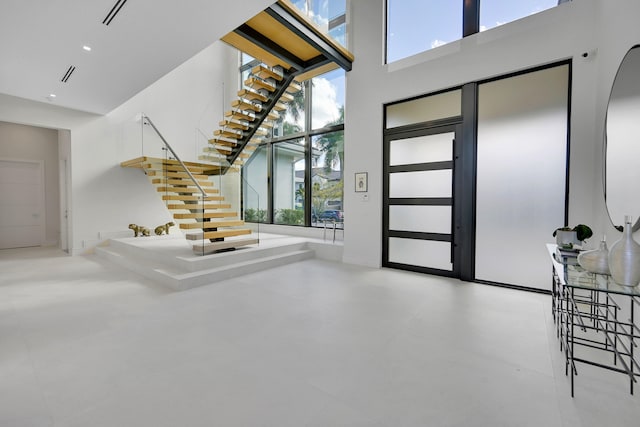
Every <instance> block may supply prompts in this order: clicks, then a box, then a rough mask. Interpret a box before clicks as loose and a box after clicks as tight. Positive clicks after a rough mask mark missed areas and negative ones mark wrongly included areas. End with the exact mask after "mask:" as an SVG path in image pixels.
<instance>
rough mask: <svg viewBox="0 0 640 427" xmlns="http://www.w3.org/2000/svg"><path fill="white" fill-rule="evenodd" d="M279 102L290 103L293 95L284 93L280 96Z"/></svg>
mask: <svg viewBox="0 0 640 427" xmlns="http://www.w3.org/2000/svg"><path fill="white" fill-rule="evenodd" d="M280 101H281V102H291V101H293V95H291V94H289V93H286V92H285V93H283V94H282V95H281V96H280Z"/></svg>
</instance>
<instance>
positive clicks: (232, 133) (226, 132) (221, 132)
mask: <svg viewBox="0 0 640 427" xmlns="http://www.w3.org/2000/svg"><path fill="white" fill-rule="evenodd" d="M213 134H214V135H215V136H224V137H228V138H236V139H241V138H242V136H243V135H244V134H243V133H242V131H241V130H236V129H226V128H225V129H217V130H214V131H213Z"/></svg>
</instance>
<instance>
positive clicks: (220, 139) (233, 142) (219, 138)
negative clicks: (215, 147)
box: [208, 136, 238, 146]
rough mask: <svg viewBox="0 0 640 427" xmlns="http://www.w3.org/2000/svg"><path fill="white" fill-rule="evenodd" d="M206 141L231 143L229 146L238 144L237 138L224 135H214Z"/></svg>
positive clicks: (221, 143)
mask: <svg viewBox="0 0 640 427" xmlns="http://www.w3.org/2000/svg"><path fill="white" fill-rule="evenodd" d="M208 142H209V144H220V145H231V146H236V145H238V140H237V139H233V138H229V137H226V136H216V137H215V138H212V139H210V140H209V141H208Z"/></svg>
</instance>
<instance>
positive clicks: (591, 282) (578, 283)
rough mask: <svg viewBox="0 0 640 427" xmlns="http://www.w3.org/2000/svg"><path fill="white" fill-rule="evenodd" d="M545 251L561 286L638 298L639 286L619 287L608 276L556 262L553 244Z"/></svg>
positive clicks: (572, 264)
mask: <svg viewBox="0 0 640 427" xmlns="http://www.w3.org/2000/svg"><path fill="white" fill-rule="evenodd" d="M547 249H548V250H549V256H550V257H551V261H552V262H553V265H554V268H555V270H556V273H557V274H558V277H559V278H560V281H561V282H562V284H563V285H565V286H569V287H573V288H579V289H587V290H592V291H604V292H610V293H615V294H622V295H629V296H635V297H640V285H636V286H623V285H619V284H617V283H616V282H615V281H614V280H613V278H612V277H611V276H609V275H606V274H596V273H591V272H589V271H586V270H585V269H584V268H582V267H580V266H579V265H577V264H574V263H573V262H572V260H567V259H563V260H558V259H557V258H556V245H555V244H548V245H547ZM567 261H568V262H567Z"/></svg>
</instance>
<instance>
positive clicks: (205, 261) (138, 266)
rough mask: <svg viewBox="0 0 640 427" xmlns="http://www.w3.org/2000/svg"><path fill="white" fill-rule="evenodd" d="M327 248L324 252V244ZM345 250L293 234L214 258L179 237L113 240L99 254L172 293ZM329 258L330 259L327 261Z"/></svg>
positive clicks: (265, 238)
mask: <svg viewBox="0 0 640 427" xmlns="http://www.w3.org/2000/svg"><path fill="white" fill-rule="evenodd" d="M320 245H322V248H319V246H320ZM331 250H335V251H340V256H341V250H342V247H341V246H338V245H331V244H329V243H323V242H312V241H310V240H309V239H305V238H302V237H293V236H282V235H275V234H265V233H260V245H259V246H257V245H255V246H252V247H243V248H238V249H236V250H234V251H231V252H223V253H216V254H215V255H205V256H201V255H195V254H194V253H193V249H192V247H191V245H190V244H189V242H187V241H186V240H184V239H183V238H181V236H179V235H177V234H176V235H164V236H149V237H138V238H134V237H127V238H121V239H112V240H110V241H108V244H107V245H105V246H101V247H97V248H96V254H97V255H98V256H99V257H101V258H104V259H107V260H109V261H111V262H114V263H116V264H118V265H120V266H121V267H123V268H126V269H128V270H131V271H133V272H135V273H137V274H140V275H142V276H144V277H147V278H149V279H151V280H153V281H154V282H158V283H160V284H162V285H164V286H167V287H169V288H171V289H173V290H177V291H180V290H186V289H191V288H194V287H198V286H204V285H209V284H213V283H216V282H218V281H221V280H225V279H230V278H233V277H238V276H242V275H244V274H249V273H255V272H258V271H262V270H266V269H269V268H272V267H276V266H281V265H285V264H290V263H293V262H297V261H302V260H305V259H309V258H314V257H315V256H316V253H318V254H322V255H321V256H320V258H323V257H325V255H324V254H326V252H327V251H331ZM327 259H328V258H327Z"/></svg>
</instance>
